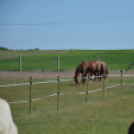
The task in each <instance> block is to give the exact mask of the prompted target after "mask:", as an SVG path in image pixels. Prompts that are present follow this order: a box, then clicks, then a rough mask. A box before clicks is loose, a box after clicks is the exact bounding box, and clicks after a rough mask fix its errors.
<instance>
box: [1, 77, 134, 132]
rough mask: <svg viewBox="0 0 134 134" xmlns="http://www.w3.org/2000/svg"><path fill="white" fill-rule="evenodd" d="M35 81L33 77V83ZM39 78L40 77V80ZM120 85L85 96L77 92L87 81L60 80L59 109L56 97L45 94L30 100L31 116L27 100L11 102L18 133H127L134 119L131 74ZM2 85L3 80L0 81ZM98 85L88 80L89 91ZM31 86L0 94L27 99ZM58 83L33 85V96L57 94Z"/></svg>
mask: <svg viewBox="0 0 134 134" xmlns="http://www.w3.org/2000/svg"><path fill="white" fill-rule="evenodd" d="M2 81H3V82H4V81H7V83H19V82H20V83H22V82H26V81H27V80H26V79H20V80H18V79H15V78H12V79H9V78H5V79H3V80H2ZM36 81H38V79H37V80H34V82H36ZM40 81H41V80H40ZM42 81H43V80H42ZM120 82H121V78H118V77H109V78H108V80H107V83H106V85H105V86H106V87H108V86H111V85H116V84H119V83H120ZM123 83H128V84H123V87H122V91H121V86H117V87H113V88H109V89H105V90H103V98H102V90H100V91H96V92H94V93H90V94H88V95H87V103H86V94H76V93H78V92H86V91H87V83H86V84H85V85H83V86H80V85H77V86H76V85H75V83H74V81H68V82H60V93H66V94H67V93H71V94H68V95H59V105H58V106H59V109H58V111H57V96H53V97H45V98H43V99H41V100H38V101H34V102H32V111H31V115H30V114H29V103H28V102H27V103H17V104H10V105H11V108H12V113H13V118H14V121H15V123H16V124H17V126H18V128H19V134H37V133H39V134H44V133H45V134H76V133H77V134H104V133H105V134H127V131H128V127H129V125H130V123H131V122H132V120H133V119H134V114H133V111H134V107H133V106H134V97H133V96H134V91H133V89H134V84H131V83H134V77H124V78H123ZM1 84H2V82H1ZM102 87H103V82H102V83H100V84H97V85H96V84H95V83H94V84H91V83H88V90H89V91H92V90H97V89H102ZM29 88H30V85H24V86H15V87H14V86H12V87H6V88H0V90H1V95H0V96H1V97H2V98H5V99H6V100H7V101H8V102H14V101H15V102H16V101H22V100H25V101H27V100H29ZM57 91H58V83H48V84H35V85H34V84H33V85H32V99H35V98H40V97H44V96H48V95H52V94H54V93H57Z"/></svg>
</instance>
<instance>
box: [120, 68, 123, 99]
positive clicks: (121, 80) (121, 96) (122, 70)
mask: <svg viewBox="0 0 134 134" xmlns="http://www.w3.org/2000/svg"><path fill="white" fill-rule="evenodd" d="M120 73H121V83H120V85H121V97H122V76H123V70H121V71H120Z"/></svg>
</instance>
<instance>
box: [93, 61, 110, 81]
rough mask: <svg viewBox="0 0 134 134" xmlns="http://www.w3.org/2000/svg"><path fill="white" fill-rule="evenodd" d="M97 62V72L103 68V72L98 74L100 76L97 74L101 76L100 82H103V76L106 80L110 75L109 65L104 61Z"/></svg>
mask: <svg viewBox="0 0 134 134" xmlns="http://www.w3.org/2000/svg"><path fill="white" fill-rule="evenodd" d="M95 62H96V65H97V70H100V68H101V71H100V72H99V73H98V75H97V74H95V76H100V82H101V75H102V76H103V78H104V79H105V80H106V77H107V75H108V69H107V64H106V63H105V62H103V61H95ZM100 66H101V67H100ZM95 79H96V77H95ZM95 79H94V81H95Z"/></svg>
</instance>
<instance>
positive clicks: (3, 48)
mask: <svg viewBox="0 0 134 134" xmlns="http://www.w3.org/2000/svg"><path fill="white" fill-rule="evenodd" d="M7 50H8V48H6V47H0V51H7Z"/></svg>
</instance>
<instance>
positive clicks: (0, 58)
mask: <svg viewBox="0 0 134 134" xmlns="http://www.w3.org/2000/svg"><path fill="white" fill-rule="evenodd" d="M19 55H22V71H31V70H32V71H33V70H34V71H36V70H41V71H44V70H57V57H60V70H61V71H63V70H74V69H76V67H77V66H78V64H80V63H81V62H82V61H92V60H97V57H100V60H102V61H104V62H106V63H107V65H108V69H110V70H117V69H127V68H128V67H129V66H130V65H131V64H132V63H133V62H134V61H133V59H134V50H57V51H56V50H55V51H47V50H46V51H0V70H8V71H18V70H19ZM132 69H134V66H133V67H132Z"/></svg>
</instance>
